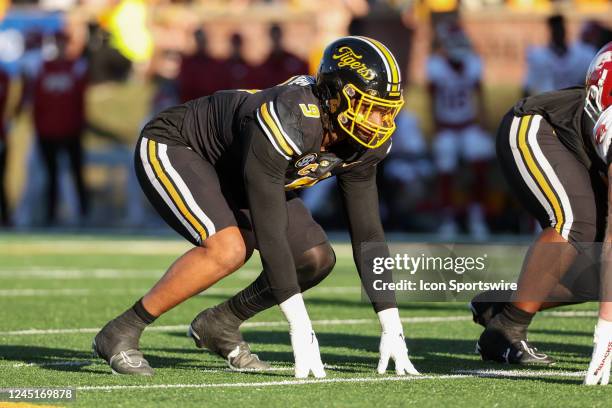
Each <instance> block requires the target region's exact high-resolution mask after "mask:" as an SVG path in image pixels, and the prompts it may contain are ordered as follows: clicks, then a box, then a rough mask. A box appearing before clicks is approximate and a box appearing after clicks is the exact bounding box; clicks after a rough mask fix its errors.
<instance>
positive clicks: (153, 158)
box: [147, 140, 207, 241]
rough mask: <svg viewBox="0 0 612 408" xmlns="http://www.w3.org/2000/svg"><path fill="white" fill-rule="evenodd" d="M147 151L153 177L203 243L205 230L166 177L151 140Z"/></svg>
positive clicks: (155, 144)
mask: <svg viewBox="0 0 612 408" xmlns="http://www.w3.org/2000/svg"><path fill="white" fill-rule="evenodd" d="M147 150H148V155H149V162H150V163H151V166H152V167H153V171H154V172H155V175H156V176H157V178H158V179H159V180H160V181H161V183H162V185H163V186H164V188H165V189H166V191H167V192H168V195H170V199H171V200H172V202H173V203H174V205H175V206H176V208H178V210H179V212H180V213H181V215H182V216H183V217H185V219H186V220H187V221H188V222H189V224H190V225H191V226H192V227H193V229H194V230H196V231H197V232H198V234H199V235H200V238H201V240H202V241H204V240H205V239H206V237H207V232H206V228H205V227H204V226H203V225H202V224H201V223H200V221H198V219H197V218H196V217H194V216H193V214H192V213H191V211H189V209H188V208H187V206H186V205H185V201H183V198H182V197H181V195H180V194H179V193H178V191H176V188H174V185H173V184H172V182H171V181H170V179H169V178H168V176H167V175H166V172H165V171H164V168H163V167H162V165H161V164H160V163H159V160H158V159H157V143H156V142H154V141H153V140H149V141H148V146H147Z"/></svg>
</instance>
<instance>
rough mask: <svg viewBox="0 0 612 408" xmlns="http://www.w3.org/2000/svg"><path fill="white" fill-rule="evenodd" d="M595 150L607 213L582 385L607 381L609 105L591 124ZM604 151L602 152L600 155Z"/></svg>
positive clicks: (611, 359) (610, 346)
mask: <svg viewBox="0 0 612 408" xmlns="http://www.w3.org/2000/svg"><path fill="white" fill-rule="evenodd" d="M594 137H595V140H596V142H597V145H596V146H597V149H598V153H599V155H600V156H601V157H605V158H606V161H607V163H608V171H607V176H608V177H607V179H608V216H607V221H606V234H605V238H604V241H603V245H602V251H601V256H602V259H601V271H600V303H599V319H598V321H597V326H595V333H594V335H593V354H592V355H591V363H590V364H589V369H588V371H587V375H586V377H585V379H584V383H585V384H586V385H596V384H601V385H605V384H608V382H609V381H610V367H611V363H612V183H611V181H612V150H611V149H610V144H611V142H612V107H611V108H608V109H607V110H606V111H604V112H603V113H602V114H601V116H600V118H599V120H598V122H597V124H596V125H595V130H594ZM604 152H605V154H604Z"/></svg>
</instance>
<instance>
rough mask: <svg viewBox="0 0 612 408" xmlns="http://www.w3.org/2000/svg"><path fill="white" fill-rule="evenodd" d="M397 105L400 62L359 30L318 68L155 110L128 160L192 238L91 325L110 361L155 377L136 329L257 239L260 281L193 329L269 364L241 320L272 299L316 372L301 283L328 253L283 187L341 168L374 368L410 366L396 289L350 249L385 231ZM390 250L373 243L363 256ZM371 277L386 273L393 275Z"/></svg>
mask: <svg viewBox="0 0 612 408" xmlns="http://www.w3.org/2000/svg"><path fill="white" fill-rule="evenodd" d="M403 103H404V101H403V97H402V87H401V78H400V70H399V67H398V65H397V62H396V61H395V59H394V57H393V56H392V55H391V53H390V52H389V50H388V49H387V48H386V47H385V46H384V45H382V44H381V43H379V42H378V41H375V40H372V39H369V38H365V37H345V38H341V39H339V40H337V41H335V42H333V43H332V44H330V45H329V46H328V47H327V49H326V50H325V53H324V56H323V58H322V61H321V65H320V68H319V70H318V73H317V77H316V79H315V78H312V77H308V76H298V77H294V78H292V79H290V80H288V81H287V82H286V83H284V84H281V85H278V86H275V87H273V88H269V89H265V90H262V91H255V90H233V91H221V92H217V93H215V94H213V95H212V96H209V97H204V98H200V99H196V100H193V101H190V102H187V103H186V104H184V105H180V106H177V107H173V108H170V109H168V110H166V111H164V112H162V113H160V114H159V115H158V116H157V117H156V118H154V119H153V120H152V121H151V122H150V123H149V124H147V125H146V126H145V128H144V129H143V131H142V135H141V138H140V140H139V142H138V145H137V148H136V157H135V162H136V163H135V165H136V171H137V174H138V178H139V180H140V184H141V186H142V188H143V190H144V192H145V194H146V195H147V197H148V198H149V200H150V201H151V203H152V204H153V205H154V207H155V208H156V209H157V211H158V212H159V213H160V215H161V216H162V217H163V218H164V220H165V221H166V222H167V223H168V224H169V225H170V226H172V228H174V229H175V230H176V231H177V232H178V233H180V234H181V235H183V236H184V237H185V238H186V239H187V240H189V241H190V242H191V243H193V245H194V246H195V247H194V248H193V249H191V250H190V251H188V252H187V253H186V254H184V255H183V256H182V257H180V258H179V259H178V260H177V261H176V262H175V263H174V264H173V265H172V266H171V267H170V269H169V270H168V271H167V272H166V274H165V275H164V277H163V278H162V279H161V280H160V281H159V282H158V283H157V284H156V285H155V286H154V287H153V288H152V289H151V290H150V291H149V292H148V293H147V294H146V295H145V296H144V297H143V298H142V299H140V300H139V301H138V302H136V304H135V305H134V306H133V307H132V308H130V309H129V310H127V311H126V312H125V313H123V314H122V315H120V316H119V317H117V318H116V319H114V320H112V321H111V322H109V323H108V324H107V325H106V326H105V327H104V328H103V329H102V330H101V331H100V333H98V335H97V336H96V337H95V339H94V345H93V347H94V350H95V352H96V353H97V354H98V355H99V356H100V357H102V358H104V359H105V360H106V361H107V362H108V363H109V364H110V366H111V368H112V369H113V370H114V371H115V372H118V373H126V374H142V375H151V374H152V373H153V370H152V369H151V367H150V366H149V364H148V363H147V361H146V360H145V359H144V357H143V354H142V353H141V352H140V351H139V350H138V340H139V337H140V335H141V333H142V331H143V329H144V328H145V327H146V326H147V325H148V324H150V323H152V322H153V321H154V320H155V319H156V318H157V317H158V316H160V315H161V314H162V313H165V312H166V311H168V310H169V309H171V308H172V307H174V306H176V305H177V304H179V303H181V302H183V301H185V300H186V299H188V298H189V297H191V296H193V295H195V294H197V293H199V292H201V291H203V290H205V289H207V288H208V287H210V286H211V285H213V284H214V283H215V282H217V281H218V280H220V279H222V278H223V277H225V276H227V275H228V274H230V273H232V272H234V271H235V270H237V269H238V268H240V266H242V265H243V264H244V262H245V261H246V260H247V259H248V258H249V257H250V256H251V254H252V252H253V249H254V248H256V249H258V250H259V252H260V255H261V259H262V263H263V267H264V271H263V272H262V274H261V275H260V276H259V278H257V280H256V281H255V282H253V284H251V285H250V286H249V287H248V288H246V289H245V290H244V291H243V292H241V293H240V294H238V295H237V296H235V297H234V298H232V299H231V300H230V301H228V302H226V303H224V304H222V305H220V306H219V307H217V308H213V309H210V310H208V311H204V312H203V313H201V314H199V315H198V316H197V317H196V318H195V319H194V321H193V322H192V324H191V326H190V335H191V336H192V337H193V338H194V340H195V341H196V345H197V346H198V347H203V346H206V347H208V348H210V349H211V350H212V351H215V352H217V353H218V354H220V355H221V356H223V357H224V358H227V359H228V362H229V364H230V366H231V367H235V368H251V369H265V368H268V367H269V366H268V365H267V364H266V363H264V362H262V361H260V360H259V359H258V358H257V356H256V355H254V354H251V352H250V349H249V347H248V345H247V344H246V343H245V342H244V341H243V340H242V337H241V336H240V332H239V331H238V326H239V325H240V323H241V322H242V321H243V320H245V319H247V318H249V317H251V316H252V315H254V314H255V313H257V312H258V311H260V310H263V309H265V308H267V307H270V306H272V305H274V304H279V305H280V307H281V309H282V311H283V313H284V314H285V316H286V318H287V320H288V321H289V324H290V329H291V342H292V346H293V350H294V356H295V362H296V364H295V374H296V376H298V377H306V376H308V375H309V373H310V371H312V372H313V374H314V375H315V376H317V377H322V376H324V375H325V372H324V369H323V364H322V362H321V357H320V354H319V349H318V343H317V340H316V337H315V336H314V332H313V331H312V326H311V323H310V320H309V318H308V314H307V312H306V309H305V306H304V302H303V299H302V296H301V292H303V291H305V290H307V289H309V288H311V287H313V286H315V285H316V284H318V283H319V282H320V281H321V280H323V279H324V278H325V277H326V276H327V275H328V274H329V273H330V272H331V270H332V268H333V266H334V263H335V256H334V252H333V250H332V248H331V246H330V244H329V241H328V239H327V237H326V235H325V233H324V231H323V230H322V229H321V227H320V226H319V225H318V224H317V223H316V222H315V221H314V220H313V219H312V217H311V215H310V213H309V212H308V210H307V209H306V208H305V207H304V204H303V203H302V201H301V200H300V199H299V198H298V197H297V196H296V195H295V194H293V193H292V192H291V190H294V189H296V188H302V187H309V186H312V185H313V184H315V183H316V182H318V181H319V180H321V179H324V178H327V177H331V176H337V178H338V185H339V187H340V191H341V195H342V197H343V200H344V207H345V212H346V214H347V216H348V220H349V226H350V233H351V240H352V244H353V252H354V257H355V262H356V265H357V269H358V271H359V273H360V277H361V279H362V281H363V285H364V286H365V288H366V290H368V289H369V290H370V291H369V292H368V294H370V295H371V296H370V298H371V299H372V300H373V302H372V303H373V306H374V310H375V311H376V312H377V313H378V315H379V318H380V321H381V325H382V327H383V335H382V338H381V363H380V365H379V371H381V372H384V371H385V369H386V366H387V361H388V360H389V358H392V359H393V360H395V365H396V371H397V372H398V374H404V373H416V370H414V367H413V366H412V364H411V363H410V360H409V359H408V354H407V349H406V345H405V341H404V339H403V330H402V325H401V322H400V319H399V314H398V311H397V306H396V303H395V297H394V294H393V293H392V292H385V293H382V294H374V293H373V292H372V290H373V289H372V284H371V282H370V280H372V281H373V277H372V275H371V274H367V273H365V271H364V270H362V262H361V261H362V255H361V248H360V246H361V243H362V242H384V233H383V229H382V226H381V222H380V217H379V210H378V194H377V188H376V164H377V163H378V162H379V161H380V160H382V159H383V158H384V157H385V156H386V154H387V153H388V152H389V150H390V148H391V141H390V137H391V135H392V133H393V131H394V130H395V123H394V120H395V117H396V115H397V113H398V112H399V110H400V109H401V107H402V105H403ZM387 255H388V248H387V247H386V245H382V246H380V248H379V249H377V250H374V252H373V253H369V254H368V255H367V256H368V257H369V256H387ZM377 279H383V280H385V281H387V282H390V281H391V276H390V274H386V275H383V276H382V277H380V276H379V277H377ZM369 282H370V283H369ZM228 336H229V337H228Z"/></svg>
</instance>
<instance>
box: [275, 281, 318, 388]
mask: <svg viewBox="0 0 612 408" xmlns="http://www.w3.org/2000/svg"><path fill="white" fill-rule="evenodd" d="M279 306H280V308H281V310H282V311H283V314H284V315H285V317H286V318H287V321H288V322H289V328H290V334H291V346H292V347H293V357H294V358H295V376H296V378H307V377H308V376H309V375H310V372H311V371H312V374H313V375H314V376H315V377H317V378H323V377H325V370H324V368H323V363H322V362H321V353H320V352H319V342H318V341H317V336H315V333H314V331H313V330H312V324H311V323H310V317H308V312H307V311H306V305H304V299H303V298H302V294H301V293H298V294H296V295H293V296H291V297H290V298H289V299H287V300H285V301H284V302H283V303H281V304H280V305H279Z"/></svg>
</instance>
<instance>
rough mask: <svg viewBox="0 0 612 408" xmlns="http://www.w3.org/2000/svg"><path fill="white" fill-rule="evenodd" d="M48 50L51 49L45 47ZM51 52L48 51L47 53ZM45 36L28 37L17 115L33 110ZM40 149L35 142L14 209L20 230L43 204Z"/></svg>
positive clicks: (28, 34) (35, 32)
mask: <svg viewBox="0 0 612 408" xmlns="http://www.w3.org/2000/svg"><path fill="white" fill-rule="evenodd" d="M46 48H47V49H48V48H49V47H48V46H47V47H46ZM47 53H48V51H47ZM43 54H44V53H43V34H42V32H40V31H38V30H33V29H32V30H29V31H27V32H26V34H25V51H24V53H23V55H22V57H21V59H20V61H19V63H20V75H21V96H20V98H19V103H18V106H17V113H18V114H19V113H21V112H23V111H24V110H26V109H29V108H31V106H32V103H33V98H34V87H35V84H36V78H37V77H38V75H39V73H40V69H41V67H42V65H43V62H44V57H43ZM39 150H40V148H39V146H38V144H37V143H32V144H31V145H30V149H29V151H28V155H27V162H26V169H25V172H26V181H25V186H24V192H23V194H22V195H21V198H20V200H19V203H18V205H17V207H16V208H15V212H14V218H13V221H14V222H15V225H17V226H19V227H25V226H30V225H32V224H33V223H34V222H35V218H36V214H37V213H38V211H37V206H38V205H39V203H40V201H41V200H40V197H39V193H40V191H41V190H42V189H43V188H44V183H43V179H44V170H43V169H42V165H41V163H40V162H41V160H40V151H39Z"/></svg>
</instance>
